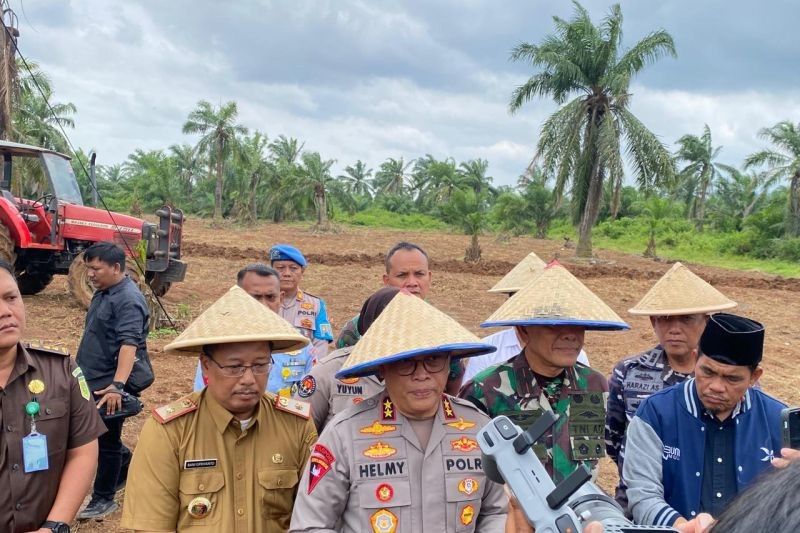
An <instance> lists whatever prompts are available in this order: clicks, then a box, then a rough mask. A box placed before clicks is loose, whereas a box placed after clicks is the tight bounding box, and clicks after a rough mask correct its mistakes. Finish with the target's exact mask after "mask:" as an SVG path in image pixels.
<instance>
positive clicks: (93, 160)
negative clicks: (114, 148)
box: [89, 150, 97, 207]
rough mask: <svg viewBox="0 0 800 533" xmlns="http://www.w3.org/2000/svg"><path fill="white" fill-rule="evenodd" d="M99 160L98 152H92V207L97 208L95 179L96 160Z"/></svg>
mask: <svg viewBox="0 0 800 533" xmlns="http://www.w3.org/2000/svg"><path fill="white" fill-rule="evenodd" d="M96 159H97V152H95V151H94V150H92V151H91V152H90V153H89V183H91V184H92V205H93V206H94V207H97V178H96V177H95V173H94V169H95V160H96Z"/></svg>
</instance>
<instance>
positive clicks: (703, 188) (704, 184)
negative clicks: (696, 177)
mask: <svg viewBox="0 0 800 533" xmlns="http://www.w3.org/2000/svg"><path fill="white" fill-rule="evenodd" d="M708 174H709V168H708V167H703V170H702V172H700V196H699V197H698V198H697V211H696V215H697V219H696V220H695V227H696V228H697V231H700V232H702V231H703V219H704V218H705V211H706V195H708V186H709V181H710V180H709V176H708Z"/></svg>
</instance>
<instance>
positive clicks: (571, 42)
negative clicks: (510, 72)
mask: <svg viewBox="0 0 800 533" xmlns="http://www.w3.org/2000/svg"><path fill="white" fill-rule="evenodd" d="M574 6H575V12H574V15H573V17H572V18H571V19H570V20H568V21H567V20H563V19H561V18H559V17H554V23H555V33H554V34H552V35H549V36H547V37H545V38H544V40H543V41H542V42H541V43H540V44H529V43H522V44H520V45H518V46H517V47H515V48H514V49H513V51H512V53H511V59H512V60H514V61H526V62H528V63H529V64H530V65H531V66H532V67H534V68H535V69H536V70H537V73H536V74H534V75H533V76H531V77H530V78H529V79H528V80H527V81H526V82H525V83H523V84H522V85H520V86H519V87H517V88H516V90H514V92H513V94H512V96H511V102H510V104H509V107H510V110H511V112H512V113H513V112H516V111H518V110H519V109H521V108H522V106H523V105H524V104H525V103H527V102H529V101H530V100H533V99H534V98H552V99H553V100H554V101H555V102H556V103H557V104H559V105H561V106H562V107H561V108H560V109H559V110H558V111H556V112H555V113H554V114H553V115H551V116H550V117H549V118H548V119H547V120H546V121H545V123H544V126H543V128H542V132H541V136H540V138H539V142H538V145H537V148H536V157H537V158H538V160H540V161H541V162H542V165H543V167H544V170H545V172H547V173H548V174H549V173H552V174H553V175H554V176H555V177H556V183H555V191H556V195H557V197H560V196H561V195H562V194H563V193H564V190H565V187H566V186H567V184H568V183H570V182H571V185H572V193H573V203H574V205H573V208H574V209H573V214H574V220H575V222H577V223H579V240H578V247H577V254H578V256H581V257H589V256H591V254H592V227H593V226H594V224H595V222H596V220H597V215H598V214H599V211H600V203H601V200H602V194H603V181H604V180H606V179H610V180H612V181H613V182H615V183H616V182H617V181H618V180H621V179H622V173H623V157H622V153H623V150H624V151H625V153H626V154H628V156H629V166H630V168H631V169H632V170H633V173H634V177H635V179H636V181H637V182H638V183H639V185H640V186H642V187H650V186H652V185H654V184H655V183H657V182H658V181H659V180H661V179H664V178H667V177H671V175H672V174H673V169H674V167H673V162H672V159H671V157H670V155H669V153H668V151H667V150H666V148H665V147H664V145H663V144H662V143H661V141H660V140H659V139H658V138H657V137H656V136H655V135H654V134H653V133H652V132H651V131H650V130H648V129H647V127H646V126H645V125H644V124H642V122H641V121H640V120H639V119H638V118H637V117H636V116H635V115H633V113H631V111H630V102H631V94H630V93H629V86H630V82H631V80H632V79H633V77H634V76H635V75H636V74H638V73H639V72H640V71H641V70H642V69H644V67H646V66H648V65H650V64H652V63H655V62H656V61H658V60H659V59H661V58H662V57H664V56H675V55H676V54H675V45H674V43H673V40H672V37H671V36H670V35H669V33H667V32H666V31H664V30H658V31H654V32H652V33H650V34H649V35H647V36H646V37H644V38H643V39H641V40H640V41H639V42H637V43H636V44H634V45H633V47H631V48H629V49H627V50H625V49H623V48H622V10H621V9H620V7H619V5H615V6H612V8H611V10H610V12H609V14H608V15H607V16H606V18H605V19H604V20H603V21H602V23H601V24H600V25H599V26H595V25H594V24H593V23H592V21H591V19H590V17H589V13H588V12H587V11H586V9H585V8H583V7H582V6H581V5H580V4H578V3H577V2H575V3H574Z"/></svg>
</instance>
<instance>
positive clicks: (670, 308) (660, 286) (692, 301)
mask: <svg viewBox="0 0 800 533" xmlns="http://www.w3.org/2000/svg"><path fill="white" fill-rule="evenodd" d="M734 307H736V302H734V301H733V300H730V299H728V298H727V297H726V296H725V295H724V294H722V293H721V292H719V291H718V290H717V289H715V288H714V287H712V286H711V285H710V284H709V283H708V282H706V281H705V280H703V279H702V278H700V277H699V276H698V275H697V274H695V273H694V272H692V271H691V270H689V269H688V268H686V267H685V266H684V265H682V264H681V263H675V264H674V265H672V268H670V269H669V270H668V271H667V273H666V274H664V275H663V276H661V279H660V280H658V281H657V282H656V284H655V285H653V286H652V288H651V289H650V290H649V291H647V294H645V295H644V297H643V298H642V299H641V300H640V301H639V303H638V304H636V305H635V306H634V307H632V308H631V309H628V312H629V313H630V314H632V315H649V316H665V315H693V314H695V313H714V312H717V311H724V310H726V309H732V308H734Z"/></svg>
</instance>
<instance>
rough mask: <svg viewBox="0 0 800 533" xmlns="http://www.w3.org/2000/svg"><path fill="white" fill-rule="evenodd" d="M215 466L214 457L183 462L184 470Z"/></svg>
mask: <svg viewBox="0 0 800 533" xmlns="http://www.w3.org/2000/svg"><path fill="white" fill-rule="evenodd" d="M215 466H217V460H216V459H193V460H191V461H184V462H183V469H184V470H191V469H192V468H214V467H215Z"/></svg>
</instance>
